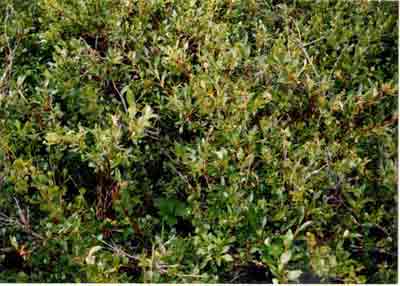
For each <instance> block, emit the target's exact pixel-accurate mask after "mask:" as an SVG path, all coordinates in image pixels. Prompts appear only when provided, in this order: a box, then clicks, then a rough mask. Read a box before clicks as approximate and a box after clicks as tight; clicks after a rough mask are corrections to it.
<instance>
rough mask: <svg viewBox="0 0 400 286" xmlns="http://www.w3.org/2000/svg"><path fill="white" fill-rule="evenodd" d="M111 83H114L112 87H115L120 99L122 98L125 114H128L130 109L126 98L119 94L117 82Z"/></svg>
mask: <svg viewBox="0 0 400 286" xmlns="http://www.w3.org/2000/svg"><path fill="white" fill-rule="evenodd" d="M111 82H112V85H113V87H114V89H115V91H116V92H117V93H118V95H119V97H120V98H121V102H122V105H123V107H124V110H125V112H126V113H128V107H127V105H126V102H125V99H124V96H123V95H122V94H121V93H120V92H119V90H118V88H117V87H116V86H115V82H114V81H113V80H112V81H111Z"/></svg>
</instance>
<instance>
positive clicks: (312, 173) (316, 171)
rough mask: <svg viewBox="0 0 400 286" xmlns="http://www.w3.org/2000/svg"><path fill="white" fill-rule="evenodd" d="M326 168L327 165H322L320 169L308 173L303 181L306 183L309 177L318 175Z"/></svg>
mask: <svg viewBox="0 0 400 286" xmlns="http://www.w3.org/2000/svg"><path fill="white" fill-rule="evenodd" d="M327 166H328V165H327V164H325V165H323V166H322V167H321V168H319V169H317V170H314V171H312V172H311V173H309V174H308V175H307V176H306V177H305V180H306V181H307V180H308V179H309V178H310V177H311V176H314V175H316V174H318V173H319V172H321V170H323V169H325V168H326V167H327Z"/></svg>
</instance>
